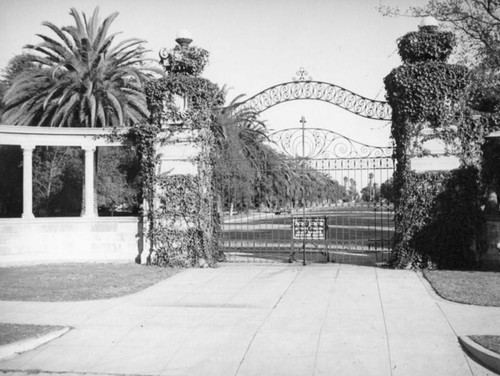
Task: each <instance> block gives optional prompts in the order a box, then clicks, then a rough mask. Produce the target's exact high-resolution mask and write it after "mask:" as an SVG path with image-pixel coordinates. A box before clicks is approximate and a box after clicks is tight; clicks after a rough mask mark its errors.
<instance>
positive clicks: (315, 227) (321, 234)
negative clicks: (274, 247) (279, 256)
mask: <svg viewBox="0 0 500 376" xmlns="http://www.w3.org/2000/svg"><path fill="white" fill-rule="evenodd" d="M292 221H293V222H292V223H293V224H292V227H293V238H294V239H300V240H303V239H306V240H307V239H309V240H317V239H325V233H326V217H293V218H292Z"/></svg>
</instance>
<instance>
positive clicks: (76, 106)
mask: <svg viewBox="0 0 500 376" xmlns="http://www.w3.org/2000/svg"><path fill="white" fill-rule="evenodd" d="M70 15H71V16H72V17H73V19H74V21H75V24H76V26H67V27H62V28H59V27H57V26H55V25H53V24H52V23H50V22H44V23H43V25H44V26H46V27H48V28H49V29H50V30H52V31H53V33H55V35H56V36H57V37H58V39H59V40H57V38H52V37H48V36H45V35H39V37H40V38H41V39H42V40H43V42H41V43H39V44H37V45H27V46H25V48H26V49H27V50H28V51H29V52H28V53H27V54H26V59H27V60H28V61H30V62H32V63H34V64H36V65H38V66H39V69H32V70H29V71H26V72H23V73H20V74H19V75H17V76H16V77H15V79H14V80H13V82H12V85H11V87H10V88H9V89H8V90H7V92H6V93H5V96H4V103H5V112H4V114H3V120H4V122H5V123H7V124H13V125H33V126H49V127H110V126H128V125H132V124H133V123H137V122H139V121H141V120H143V119H145V118H147V116H148V110H147V107H146V98H145V94H144V92H143V90H142V83H143V82H144V81H145V80H146V79H147V78H148V76H149V73H150V71H151V69H149V68H146V66H145V65H144V62H145V60H146V59H145V52H146V50H145V49H144V48H143V41H142V40H138V39H126V40H123V41H121V42H120V43H115V44H114V43H113V42H114V39H115V37H116V35H117V33H114V34H111V35H108V31H109V27H110V25H111V23H112V22H113V20H114V19H115V18H116V17H117V16H118V13H113V14H111V15H110V16H109V17H107V18H106V19H105V20H104V21H103V22H102V23H99V20H98V15H99V8H96V9H95V10H94V13H93V14H92V16H91V17H90V18H88V19H87V17H86V15H85V13H83V19H82V17H81V16H80V14H79V13H78V11H77V10H75V9H74V8H71V11H70Z"/></svg>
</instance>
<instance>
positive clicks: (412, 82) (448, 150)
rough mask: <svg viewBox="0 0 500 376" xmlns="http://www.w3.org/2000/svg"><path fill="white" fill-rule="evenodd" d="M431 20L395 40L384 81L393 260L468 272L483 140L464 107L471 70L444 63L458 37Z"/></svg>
mask: <svg viewBox="0 0 500 376" xmlns="http://www.w3.org/2000/svg"><path fill="white" fill-rule="evenodd" d="M433 21H435V20H432V19H424V21H423V23H422V24H421V26H420V27H419V30H418V31H416V32H410V33H408V34H406V35H404V36H403V37H401V38H400V39H399V41H398V52H399V55H400V57H401V59H402V61H403V65H401V66H400V67H397V68H395V69H394V70H392V72H391V73H390V74H389V75H388V76H387V77H385V79H384V83H385V87H386V91H387V99H388V101H389V104H390V105H391V107H392V110H393V118H392V128H391V134H392V137H393V139H394V141H395V144H396V149H395V158H396V162H397V169H396V173H395V178H394V182H395V190H396V192H395V197H396V199H395V225H396V230H395V242H394V250H393V260H392V262H393V265H394V266H396V267H401V268H403V267H466V266H471V265H472V264H473V263H474V262H476V261H477V253H475V251H476V252H479V253H480V248H481V244H480V243H481V231H482V230H481V229H482V227H483V223H482V219H481V213H480V202H479V198H480V184H479V173H478V164H479V161H480V155H479V154H478V153H479V150H480V143H479V142H478V140H479V139H481V137H484V135H483V133H482V130H481V126H480V124H478V122H476V121H475V120H474V116H473V113H474V111H473V110H472V109H470V108H469V107H468V105H467V100H466V88H467V85H468V84H469V72H468V69H467V68H466V67H464V66H461V65H455V64H448V63H447V62H446V61H447V59H448V57H449V56H450V54H451V52H452V49H453V47H454V46H455V37H454V35H453V34H452V33H450V32H445V31H440V30H439V27H438V25H437V22H433ZM436 145H438V146H439V148H438V149H439V150H438V151H436V149H435V148H434V147H435V146H436Z"/></svg>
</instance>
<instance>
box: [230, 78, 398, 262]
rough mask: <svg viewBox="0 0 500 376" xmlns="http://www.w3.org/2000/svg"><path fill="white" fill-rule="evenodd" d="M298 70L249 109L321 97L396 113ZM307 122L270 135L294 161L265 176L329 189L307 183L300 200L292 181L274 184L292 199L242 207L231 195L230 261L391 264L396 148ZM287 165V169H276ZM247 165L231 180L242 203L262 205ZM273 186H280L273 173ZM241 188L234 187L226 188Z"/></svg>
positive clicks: (373, 112)
mask: <svg viewBox="0 0 500 376" xmlns="http://www.w3.org/2000/svg"><path fill="white" fill-rule="evenodd" d="M297 75H298V78H294V80H293V81H290V82H285V83H282V84H279V85H275V86H272V87H270V88H268V89H266V90H264V91H262V92H260V93H259V94H257V95H255V96H253V97H251V98H249V99H248V100H247V101H246V102H245V103H243V105H242V106H243V107H244V108H249V107H251V108H253V109H254V110H255V111H257V112H258V113H260V112H263V111H265V110H267V109H268V108H271V107H273V106H275V105H277V104H280V103H283V102H288V101H292V100H320V101H323V102H326V103H329V104H334V105H336V106H338V107H341V108H343V109H345V110H347V111H349V112H351V113H354V114H356V115H357V116H362V117H365V118H370V119H374V120H384V121H388V120H390V118H391V108H390V107H389V105H388V104H387V103H386V102H383V101H377V100H371V99H368V98H365V97H362V96H359V95H357V94H355V93H353V92H351V91H348V90H346V89H344V88H341V87H339V86H336V85H333V84H330V83H325V82H322V81H313V80H312V78H311V77H307V75H308V74H307V72H306V71H305V70H304V69H303V68H301V69H300V70H299V71H298V72H297ZM304 125H305V120H304V119H302V128H291V129H286V130H282V131H278V132H275V133H273V134H271V135H269V141H270V144H271V145H273V147H274V148H275V150H276V151H277V152H279V153H281V154H282V155H283V154H284V155H287V156H288V161H289V162H288V164H286V166H284V167H280V166H273V168H274V169H275V170H274V171H265V172H264V173H263V174H264V175H269V176H270V177H272V176H274V175H279V174H281V176H282V177H284V179H285V180H286V178H287V176H289V175H292V174H295V175H296V176H297V175H298V176H301V177H303V178H304V179H310V181H312V182H316V183H311V184H313V185H314V184H316V185H317V186H318V187H319V188H318V189H319V190H320V191H321V190H323V192H320V191H315V192H313V193H314V194H312V195H311V194H310V193H309V196H306V193H305V189H304V186H306V185H307V184H306V185H304V186H303V187H302V188H300V189H302V190H303V192H302V198H301V199H300V198H299V199H297V198H296V196H297V192H295V194H290V193H289V192H288V190H290V187H288V186H286V184H285V185H281V186H278V187H277V186H274V187H273V188H274V190H279V189H282V190H283V196H286V197H288V198H287V199H283V200H282V199H280V198H279V197H278V199H274V200H268V201H269V202H270V204H269V205H267V206H266V205H264V206H262V205H260V206H258V207H257V206H255V205H254V206H253V207H252V205H249V206H247V207H246V208H245V210H244V211H242V212H238V208H236V210H235V208H233V205H232V203H231V204H229V201H230V200H229V201H228V200H226V202H225V209H226V211H225V212H224V216H223V221H222V232H223V240H222V244H221V246H222V249H223V251H224V253H225V255H226V259H227V261H232V262H238V261H239V262H276V261H294V260H301V261H302V262H304V263H306V262H325V261H334V262H345V263H356V264H365V265H373V264H375V263H377V262H384V261H387V260H388V258H389V252H390V247H391V243H392V238H393V233H394V224H393V206H392V204H391V193H392V188H391V186H392V185H391V184H390V179H391V178H392V175H393V170H394V162H393V159H392V148H391V147H378V146H371V145H366V144H361V143H359V142H356V141H354V140H352V139H349V138H347V137H344V136H342V135H340V134H337V133H335V132H333V131H331V130H326V129H319V128H312V129H311V128H305V126H304ZM283 168H284V169H287V171H277V170H276V169H283ZM242 169H244V166H242V167H241V168H238V170H237V171H226V172H225V173H226V174H227V176H229V178H228V181H232V182H234V185H238V186H239V188H238V189H239V191H240V193H241V194H242V197H241V200H240V202H244V201H245V200H246V201H248V202H260V203H262V202H263V201H265V198H264V200H263V198H262V197H260V198H258V199H256V198H255V197H245V198H244V197H243V194H244V193H243V192H244V191H245V184H251V183H250V181H245V177H244V175H245V174H244V173H242ZM261 180H262V179H261ZM263 180H265V179H263ZM318 182H320V183H318ZM259 184H263V183H262V182H261V183H259ZM265 184H270V185H273V184H275V185H279V184H277V183H276V182H273V181H272V178H271V179H270V180H269V179H267V180H266V183H265ZM238 189H234V190H232V189H231V188H229V189H228V190H227V191H226V193H228V192H229V191H231V192H235V191H238ZM300 189H299V190H300ZM284 191H287V192H284ZM230 195H231V194H228V196H230ZM278 196H279V195H278ZM299 196H300V192H299ZM243 206H244V205H243ZM229 207H230V209H229ZM248 208H250V209H248Z"/></svg>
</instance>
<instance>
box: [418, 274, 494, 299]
mask: <svg viewBox="0 0 500 376" xmlns="http://www.w3.org/2000/svg"><path fill="white" fill-rule="evenodd" d="M424 276H425V278H427V280H428V281H429V282H430V283H431V285H432V287H433V288H434V290H436V292H437V293H438V294H439V295H440V296H442V297H443V298H445V299H447V300H451V301H453V302H458V303H465V304H473V305H480V306H490V307H500V272H484V271H458V270H430V271H429V270H426V271H424Z"/></svg>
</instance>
